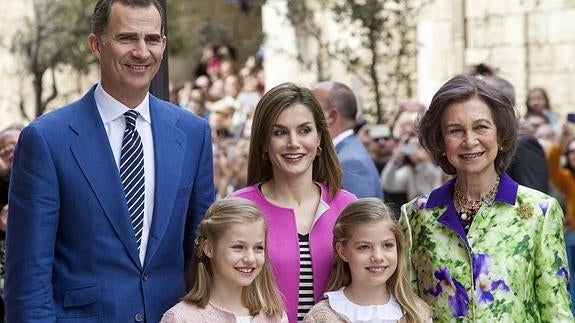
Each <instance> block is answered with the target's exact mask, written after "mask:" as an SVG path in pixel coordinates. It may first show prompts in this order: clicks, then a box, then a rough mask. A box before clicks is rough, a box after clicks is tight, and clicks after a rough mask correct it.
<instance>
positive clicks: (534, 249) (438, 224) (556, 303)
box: [400, 174, 575, 323]
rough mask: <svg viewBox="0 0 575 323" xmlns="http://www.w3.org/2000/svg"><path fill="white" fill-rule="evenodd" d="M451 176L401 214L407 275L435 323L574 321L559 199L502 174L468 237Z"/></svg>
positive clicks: (412, 202) (472, 225)
mask: <svg viewBox="0 0 575 323" xmlns="http://www.w3.org/2000/svg"><path fill="white" fill-rule="evenodd" d="M454 183H455V179H451V180H450V181H448V182H447V183H446V184H445V185H444V186H442V187H440V188H438V189H436V190H434V191H433V192H431V193H430V194H429V195H428V196H420V197H418V198H415V199H414V200H412V201H411V202H409V203H407V204H405V205H404V206H403V207H402V209H401V218H400V224H401V226H402V227H403V229H404V231H405V233H406V237H407V241H408V256H410V257H411V261H410V262H409V266H408V267H410V270H409V271H410V274H411V278H412V281H413V283H414V287H415V289H416V291H417V292H418V294H419V296H420V297H421V298H422V299H423V300H424V301H426V302H427V303H428V304H429V305H430V306H432V307H433V310H434V321H436V322H498V323H502V322H575V320H574V319H573V315H572V313H571V310H570V309H571V300H570V296H569V292H568V289H567V288H568V282H569V268H568V265H567V255H566V252H565V241H564V237H563V212H562V210H561V207H560V206H559V204H558V203H557V201H556V200H555V199H554V198H552V197H550V196H548V195H545V194H543V193H541V192H539V191H535V190H532V189H530V188H527V187H523V186H519V185H518V184H517V183H515V182H514V181H513V180H512V179H511V178H510V177H509V176H507V175H506V174H501V180H500V184H499V190H498V192H497V195H496V197H495V203H494V204H493V206H491V207H485V206H482V207H481V209H480V210H479V211H478V213H477V214H476V216H475V219H474V220H473V223H472V224H471V227H470V228H469V233H468V234H467V235H466V234H465V232H464V230H463V227H462V226H461V223H460V222H459V219H458V217H457V213H456V210H455V207H454V204H453V198H452V196H453V187H454Z"/></svg>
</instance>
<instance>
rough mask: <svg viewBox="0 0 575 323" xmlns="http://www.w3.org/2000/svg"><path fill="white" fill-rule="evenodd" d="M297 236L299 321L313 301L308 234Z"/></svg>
mask: <svg viewBox="0 0 575 323" xmlns="http://www.w3.org/2000/svg"><path fill="white" fill-rule="evenodd" d="M298 236H299V256H300V263H299V297H298V304H297V320H298V322H301V321H302V320H303V317H304V316H305V314H306V313H307V312H308V311H309V310H310V308H312V306H313V304H314V302H313V273H312V268H311V254H310V252H309V234H306V235H303V234H298Z"/></svg>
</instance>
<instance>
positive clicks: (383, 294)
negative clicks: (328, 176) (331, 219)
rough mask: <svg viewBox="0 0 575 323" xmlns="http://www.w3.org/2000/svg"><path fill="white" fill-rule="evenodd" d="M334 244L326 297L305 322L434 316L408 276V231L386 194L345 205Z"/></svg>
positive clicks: (416, 319)
mask: <svg viewBox="0 0 575 323" xmlns="http://www.w3.org/2000/svg"><path fill="white" fill-rule="evenodd" d="M333 248H334V261H333V262H334V270H333V272H332V275H331V277H330V280H329V283H328V287H327V290H328V292H327V293H325V296H326V298H325V299H324V300H322V301H321V302H319V303H318V304H316V305H315V306H314V307H313V308H312V309H311V310H310V311H309V312H308V314H307V315H306V316H305V318H304V322H308V323H314V322H406V323H407V322H410V323H412V322H413V323H415V322H417V323H420V322H431V310H430V309H429V307H428V306H427V305H426V304H425V303H424V302H423V301H422V300H421V299H420V298H419V297H418V296H417V295H416V294H415V293H414V292H413V291H412V290H411V286H410V284H409V280H408V279H407V271H406V261H407V260H406V256H405V252H404V248H405V238H404V236H403V232H402V231H401V229H400V228H399V226H398V224H397V222H396V220H395V218H394V216H393V212H392V211H391V209H390V208H389V207H388V206H386V205H385V204H384V203H383V202H382V201H381V200H380V199H377V198H363V199H359V200H357V201H355V202H353V203H351V204H349V205H348V206H347V207H346V208H345V209H344V210H343V212H342V213H341V215H340V216H339V218H338V219H337V222H336V224H335V227H334V229H333Z"/></svg>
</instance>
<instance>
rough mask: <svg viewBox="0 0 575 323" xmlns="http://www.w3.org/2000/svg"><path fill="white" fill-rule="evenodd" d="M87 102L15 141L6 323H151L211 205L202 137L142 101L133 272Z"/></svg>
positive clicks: (114, 186) (96, 121)
mask: <svg viewBox="0 0 575 323" xmlns="http://www.w3.org/2000/svg"><path fill="white" fill-rule="evenodd" d="M93 93H94V88H92V89H91V91H89V92H88V93H87V94H86V95H85V96H84V97H83V98H82V99H80V100H79V101H77V102H74V103H72V104H70V105H68V106H66V107H63V108H61V109H58V110H56V111H54V112H52V113H49V114H47V115H45V116H42V117H40V118H38V119H37V120H35V121H34V122H32V123H31V124H30V125H29V126H28V127H26V128H25V129H24V130H23V131H22V133H21V135H20V139H19V142H18V145H17V148H16V152H15V158H14V164H13V172H12V176H13V177H12V183H11V186H10V199H9V205H10V215H9V221H8V231H9V232H10V233H9V234H8V236H7V261H6V263H7V266H6V286H5V297H6V308H7V310H8V311H7V317H8V320H9V322H18V323H21V322H55V321H60V320H61V321H66V322H133V321H134V320H136V321H138V320H139V319H143V320H145V321H147V322H158V321H159V320H160V318H161V315H162V314H163V313H164V311H166V310H168V309H169V308H170V307H171V306H173V305H174V304H176V303H177V302H178V300H179V299H180V298H181V297H182V296H183V295H184V293H185V284H184V266H185V265H184V263H185V259H187V258H186V257H189V255H190V251H191V248H192V246H193V233H194V231H195V227H196V226H197V224H198V223H199V221H200V220H201V217H202V216H203V214H204V212H205V210H206V209H207V207H208V206H209V205H210V204H211V203H212V201H213V199H214V184H213V169H212V148H211V137H210V130H209V127H208V125H207V123H206V122H205V120H204V119H201V118H199V117H196V116H194V115H192V114H191V113H190V112H188V111H185V110H184V109H181V108H178V107H176V106H174V105H172V104H169V103H167V102H164V101H161V100H159V99H157V98H155V97H153V96H151V95H150V114H151V119H152V135H153V140H154V158H155V185H156V188H155V202H154V203H155V205H154V214H153V219H152V223H151V227H150V234H149V240H148V245H147V253H146V257H145V262H144V264H143V265H141V264H140V260H139V257H138V250H137V246H136V239H135V236H134V233H133V229H132V226H131V223H130V219H129V213H128V209H127V205H126V201H125V197H124V191H123V188H122V184H121V181H120V176H119V172H118V168H117V166H116V163H115V161H114V157H113V154H112V150H111V148H110V144H109V142H108V138H107V135H106V131H105V129H104V125H103V123H102V120H101V118H100V115H99V113H98V110H97V108H96V103H95V100H94V94H93Z"/></svg>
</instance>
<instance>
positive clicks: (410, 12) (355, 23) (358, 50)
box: [288, 0, 432, 121]
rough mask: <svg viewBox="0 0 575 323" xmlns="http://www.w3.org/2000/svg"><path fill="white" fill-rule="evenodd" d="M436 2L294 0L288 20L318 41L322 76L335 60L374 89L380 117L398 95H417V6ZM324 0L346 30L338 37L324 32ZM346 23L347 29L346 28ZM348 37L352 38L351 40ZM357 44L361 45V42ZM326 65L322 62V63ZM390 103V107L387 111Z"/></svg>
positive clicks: (375, 108)
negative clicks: (321, 16) (312, 7)
mask: <svg viewBox="0 0 575 323" xmlns="http://www.w3.org/2000/svg"><path fill="white" fill-rule="evenodd" d="M430 1H432V0H340V1H329V2H323V1H319V2H317V1H315V0H313V1H312V0H306V1H304V0H302V1H293V2H294V3H292V1H290V2H289V4H288V17H289V18H288V20H289V21H290V23H291V24H292V25H293V26H294V28H295V29H296V33H298V32H299V33H301V34H302V35H305V36H307V37H309V38H311V39H314V40H315V41H316V43H317V48H318V59H319V61H318V62H316V63H315V65H316V69H315V70H316V71H317V74H318V79H319V80H322V79H324V78H325V77H326V76H327V75H328V72H327V71H326V68H324V65H327V64H329V61H330V60H337V61H339V62H341V63H343V64H344V66H345V67H346V68H347V69H348V70H349V71H350V72H352V73H353V74H354V75H355V76H356V77H358V78H359V79H360V80H361V81H362V83H363V84H365V85H366V86H368V88H369V89H370V91H369V94H371V95H372V96H373V97H372V98H370V99H371V100H370V102H372V104H371V106H370V104H369V103H368V104H367V108H368V109H369V108H371V112H372V114H374V115H375V118H376V119H377V121H382V120H383V119H385V118H386V116H389V114H390V113H391V111H392V110H393V108H394V107H395V106H396V104H397V103H398V100H399V99H400V98H409V97H411V96H412V95H413V89H412V84H413V81H414V79H415V73H416V61H415V59H416V54H417V46H416V45H417V44H416V18H417V14H418V12H419V10H420V9H421V8H422V7H423V6H424V5H425V4H427V3H428V2H430ZM316 2H317V3H320V4H322V5H321V10H323V11H324V12H327V13H328V14H329V15H330V16H331V17H332V18H333V19H334V21H335V22H337V23H338V24H339V25H340V26H341V28H342V30H345V32H346V33H347V34H346V35H345V36H342V38H340V39H337V40H335V41H333V40H331V41H327V40H326V39H325V37H324V36H323V34H322V32H323V26H322V25H320V24H318V23H317V19H316V17H315V15H316V14H318V12H321V11H318V10H310V8H309V6H310V5H311V4H315V3H316ZM344 26H345V27H344ZM350 39H352V40H354V41H353V42H350ZM358 43H359V45H357V44H358ZM322 64H323V65H322ZM386 106H390V107H392V109H386V108H385V107H386Z"/></svg>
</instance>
